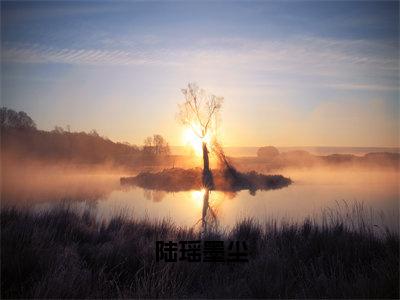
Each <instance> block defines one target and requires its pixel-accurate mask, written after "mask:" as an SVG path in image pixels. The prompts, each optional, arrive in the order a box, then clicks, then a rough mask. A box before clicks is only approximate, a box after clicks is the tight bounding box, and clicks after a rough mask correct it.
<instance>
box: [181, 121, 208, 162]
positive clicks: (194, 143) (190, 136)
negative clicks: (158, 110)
mask: <svg viewBox="0 0 400 300" xmlns="http://www.w3.org/2000/svg"><path fill="white" fill-rule="evenodd" d="M183 142H184V144H185V145H186V146H190V147H192V148H193V150H194V153H195V154H196V155H197V156H202V155H203V145H202V144H203V142H205V143H206V144H207V145H210V142H211V135H210V133H207V134H206V136H205V137H203V138H200V137H199V136H197V135H196V133H194V131H193V129H192V128H186V129H185V130H184V132H183Z"/></svg>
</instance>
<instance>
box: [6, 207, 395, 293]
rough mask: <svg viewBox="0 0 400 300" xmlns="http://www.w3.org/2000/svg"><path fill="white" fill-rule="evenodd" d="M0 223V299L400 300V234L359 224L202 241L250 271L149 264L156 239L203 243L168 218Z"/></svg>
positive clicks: (38, 217)
mask: <svg viewBox="0 0 400 300" xmlns="http://www.w3.org/2000/svg"><path fill="white" fill-rule="evenodd" d="M337 213H339V212H337ZM340 213H342V212H340ZM0 216H1V297H2V298H18V297H23V298H30V297H34V298H42V297H47V298H65V297H68V298H84V297H91V298H111V297H112V298H115V297H131V298H133V297H151V298H156V297H168V298H175V297H185V298H187V297H207V298H214V297H225V298H226V297H229V298H233V297H235V298H237V297H246V298H257V297H263V298H293V297H296V298H310V297H312V298H325V297H329V298H353V297H357V298H398V297H399V237H398V234H397V233H391V232H390V231H386V232H385V233H384V234H383V235H381V236H379V237H378V236H376V235H375V234H374V233H373V228H371V226H373V225H368V222H365V220H363V219H362V216H358V217H359V218H361V219H357V222H358V223H359V222H361V224H363V225H362V226H354V227H351V226H349V225H348V223H346V222H344V220H343V219H342V217H341V216H339V215H335V214H334V213H332V212H330V214H329V215H325V220H324V221H325V222H323V224H322V225H317V222H316V221H314V220H311V219H308V220H305V221H304V222H303V223H302V224H279V225H278V222H277V221H270V222H268V224H266V225H260V224H259V223H257V222H255V221H254V220H252V219H245V220H242V221H241V222H238V223H237V224H236V226H234V228H232V230H231V231H230V232H219V231H214V232H212V233H210V234H209V236H208V237H206V238H205V239H216V240H245V241H247V243H248V245H249V250H250V257H249V262H248V263H204V262H203V263H189V262H177V263H164V262H156V261H155V241H156V240H164V241H166V240H194V239H199V238H200V234H199V233H198V232H197V231H195V230H193V229H191V228H180V227H177V226H175V225H174V224H173V223H172V222H171V221H166V220H163V221H159V222H151V221H150V220H146V219H144V220H128V219H127V218H125V217H123V216H116V217H114V218H113V219H112V220H111V221H110V222H108V223H107V224H106V223H101V222H98V221H96V218H95V217H94V216H93V215H91V214H90V213H89V212H84V213H81V214H79V213H77V212H76V211H74V210H72V209H69V208H68V207H61V208H58V209H55V210H52V211H48V212H41V213H33V212H29V211H23V210H17V209H12V208H8V209H5V208H3V209H2V211H1V215H0Z"/></svg>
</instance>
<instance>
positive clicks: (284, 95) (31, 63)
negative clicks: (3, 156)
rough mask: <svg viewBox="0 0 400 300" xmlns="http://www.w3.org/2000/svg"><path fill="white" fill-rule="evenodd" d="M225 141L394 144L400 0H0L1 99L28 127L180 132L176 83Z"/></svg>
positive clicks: (116, 133)
mask: <svg viewBox="0 0 400 300" xmlns="http://www.w3.org/2000/svg"><path fill="white" fill-rule="evenodd" d="M189 82H196V83H197V84H198V85H199V86H200V87H203V88H205V89H206V90H208V91H209V92H211V93H213V94H216V95H218V96H223V97H224V103H223V107H222V111H221V123H220V132H219V139H220V140H221V142H222V144H223V145H226V146H264V145H274V146H352V147H356V146H358V147H363V146H365V147H398V146H399V3H398V2H383V1H381V2H372V1H371V2H362V1H359V2H340V1H333V2H327V1H324V2H322V1H321V2H319V1H318V2H300V1H296V2H291V1H279V2H278V1H245V2H241V1H202V2H198V1H163V2H158V1H146V2H144V1H143V2H142V1H107V2H100V1H96V2H90V1H86V2H83V1H82V2H80V1H71V2H61V1H52V2H38V1H31V2H21V1H18V2H17V1H11V2H6V1H2V2H1V105H2V106H6V107H8V108H11V109H14V110H17V111H20V110H22V111H25V112H26V113H28V114H29V115H30V116H31V117H32V118H33V119H34V120H35V122H36V124H37V126H38V128H40V129H44V130H52V129H53V128H54V126H56V125H59V126H62V127H66V126H67V125H69V126H70V128H71V130H72V131H90V130H92V129H95V130H97V132H99V134H100V135H102V136H106V137H108V138H110V139H111V140H114V141H121V142H129V143H132V144H137V145H141V144H143V140H144V139H145V137H147V136H150V135H153V134H155V133H158V134H161V135H163V136H164V137H165V138H166V139H167V140H168V141H169V143H170V144H171V145H182V143H183V139H182V132H183V130H184V128H183V127H182V125H181V124H180V123H179V121H178V120H177V117H176V116H177V113H178V103H181V102H182V101H183V100H184V97H183V94H182V93H181V89H182V88H185V87H186V86H187V84H188V83H189Z"/></svg>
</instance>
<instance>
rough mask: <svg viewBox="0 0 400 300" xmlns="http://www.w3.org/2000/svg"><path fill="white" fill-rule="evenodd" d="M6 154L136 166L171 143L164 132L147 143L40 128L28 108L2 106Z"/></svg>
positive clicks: (155, 157) (161, 153)
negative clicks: (23, 109)
mask: <svg viewBox="0 0 400 300" xmlns="http://www.w3.org/2000/svg"><path fill="white" fill-rule="evenodd" d="M0 125H1V152H2V158H14V159H19V160H25V159H36V160H44V161H50V162H52V161H54V162H55V161H57V162H63V161H65V162H69V163H77V164H101V163H110V164H114V165H123V166H125V167H134V166H136V165H138V164H141V165H143V164H144V163H150V164H152V163H157V161H158V160H159V159H161V158H164V159H165V156H167V155H169V153H170V151H169V146H168V143H167V142H166V141H165V140H164V139H163V137H162V136H160V135H154V136H153V137H149V138H147V139H146V140H145V145H144V146H143V147H138V146H136V145H130V144H128V143H118V142H113V141H111V140H109V139H108V138H105V137H101V136H100V135H99V134H98V133H97V132H96V131H95V130H92V131H91V132H90V133H86V132H70V130H69V128H67V129H66V130H64V129H63V128H61V127H59V126H56V127H55V129H54V130H52V131H44V130H38V129H37V128H36V124H35V122H34V121H33V120H32V119H31V118H30V117H29V116H28V115H27V114H26V113H25V112H18V113H17V112H15V111H13V110H11V109H7V108H1V109H0Z"/></svg>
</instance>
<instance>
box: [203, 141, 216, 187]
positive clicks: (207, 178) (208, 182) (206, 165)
mask: <svg viewBox="0 0 400 300" xmlns="http://www.w3.org/2000/svg"><path fill="white" fill-rule="evenodd" d="M203 186H204V187H205V188H207V189H213V188H214V180H213V177H212V174H211V170H210V161H209V159H208V149H207V144H206V143H205V142H203Z"/></svg>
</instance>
